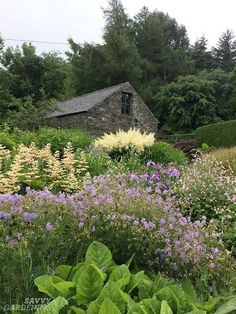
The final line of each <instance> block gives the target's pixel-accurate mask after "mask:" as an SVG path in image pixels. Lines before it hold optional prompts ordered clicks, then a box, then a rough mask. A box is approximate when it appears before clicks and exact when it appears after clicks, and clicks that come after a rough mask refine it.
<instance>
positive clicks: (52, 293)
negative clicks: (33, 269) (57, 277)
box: [34, 275, 59, 299]
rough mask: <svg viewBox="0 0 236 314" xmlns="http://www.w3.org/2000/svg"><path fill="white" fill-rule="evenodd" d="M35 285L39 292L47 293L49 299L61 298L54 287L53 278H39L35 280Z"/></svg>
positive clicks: (45, 276) (47, 276)
mask: <svg viewBox="0 0 236 314" xmlns="http://www.w3.org/2000/svg"><path fill="white" fill-rule="evenodd" d="M34 283H35V285H36V286H37V287H38V289H39V291H41V292H44V293H46V294H47V295H49V297H51V298H53V299H55V298H56V297H58V296H59V293H58V292H57V290H56V289H55V287H54V283H53V280H52V276H49V275H43V276H39V277H37V278H36V279H35V280H34Z"/></svg>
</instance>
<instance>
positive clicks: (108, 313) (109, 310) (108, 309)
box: [98, 299, 121, 314]
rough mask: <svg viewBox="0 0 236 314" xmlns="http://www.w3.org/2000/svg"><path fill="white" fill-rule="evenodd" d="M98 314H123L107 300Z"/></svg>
mask: <svg viewBox="0 0 236 314" xmlns="http://www.w3.org/2000/svg"><path fill="white" fill-rule="evenodd" d="M98 314H121V312H120V310H119V309H118V307H117V306H116V305H115V304H114V303H113V302H112V301H111V300H109V299H105V300H104V301H103V303H102V305H101V307H100V310H99V312H98Z"/></svg>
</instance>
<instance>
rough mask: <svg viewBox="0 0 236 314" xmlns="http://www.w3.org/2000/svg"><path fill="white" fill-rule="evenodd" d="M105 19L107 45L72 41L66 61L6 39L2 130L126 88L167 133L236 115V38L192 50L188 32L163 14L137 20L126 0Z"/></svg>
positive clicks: (1, 58) (111, 5) (1, 63)
mask: <svg viewBox="0 0 236 314" xmlns="http://www.w3.org/2000/svg"><path fill="white" fill-rule="evenodd" d="M102 12H103V15H104V21H105V26H104V33H103V42H102V43H100V44H97V43H88V42H85V43H77V42H75V41H74V40H73V38H69V39H68V43H69V51H67V52H66V55H65V56H62V55H60V54H59V53H55V52H49V53H43V54H40V55H39V54H37V52H36V49H35V47H34V46H33V45H32V44H29V43H23V44H22V45H21V46H20V47H19V46H18V47H16V48H12V47H5V46H4V40H3V39H2V37H1V36H0V109H1V110H0V124H1V123H3V122H4V121H8V123H10V124H12V125H13V126H20V127H24V126H23V125H22V123H21V122H22V121H20V120H22V117H23V116H24V115H25V114H26V112H27V110H28V111H29V112H30V113H31V114H32V115H33V114H34V113H35V115H34V116H35V117H36V116H37V115H39V116H40V119H39V120H40V121H42V119H41V117H42V112H43V108H44V109H46V108H47V107H48V106H51V104H53V103H54V102H55V101H58V100H65V99H68V98H70V97H74V96H76V95H81V94H84V93H88V92H92V91H94V90H98V89H101V88H104V87H109V86H112V85H115V84H119V83H122V82H125V81H129V82H130V83H131V84H132V85H133V86H134V88H135V89H136V90H137V92H138V93H139V94H140V95H141V97H143V99H144V101H145V102H146V103H147V105H148V106H149V107H150V109H151V110H152V111H153V112H154V113H155V114H156V116H157V118H158V120H159V121H160V122H161V126H162V130H163V131H164V129H165V127H168V128H171V130H172V132H174V131H176V130H178V131H180V132H182V131H183V132H184V131H186V130H193V129H195V128H196V127H198V126H200V125H204V124H208V123H211V122H215V121H220V120H227V119H231V118H232V117H235V116H236V109H235V108H236V96H235V95H236V85H235V82H236V79H235V77H236V72H235V71H236V70H235V66H236V40H235V36H234V34H233V32H232V31H230V30H226V32H225V33H223V34H222V35H221V36H220V37H219V41H218V43H217V44H216V46H215V47H212V48H209V46H208V40H207V38H206V37H201V38H199V39H198V40H197V41H196V42H195V43H194V44H193V45H190V43H189V38H188V34H187V30H186V28H185V26H184V25H181V24H179V23H178V22H177V21H176V19H175V18H173V17H170V16H169V15H168V14H166V13H163V12H161V11H158V10H154V11H150V10H149V9H148V8H147V7H143V8H142V9H141V10H140V11H139V12H138V13H137V14H136V15H135V16H134V17H133V18H131V17H130V16H129V15H128V13H127V12H126V10H125V8H124V7H123V5H122V2H121V1H120V0H110V1H108V5H107V7H106V8H103V9H102ZM13 117H15V118H14V119H13ZM17 117H19V119H18V120H19V123H18V122H17ZM32 127H35V125H34V126H32Z"/></svg>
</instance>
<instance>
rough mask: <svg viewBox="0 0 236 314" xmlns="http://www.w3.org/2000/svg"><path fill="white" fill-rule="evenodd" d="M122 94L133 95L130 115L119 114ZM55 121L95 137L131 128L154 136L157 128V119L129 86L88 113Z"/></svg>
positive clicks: (59, 124)
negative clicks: (152, 133) (83, 130)
mask: <svg viewBox="0 0 236 314" xmlns="http://www.w3.org/2000/svg"><path fill="white" fill-rule="evenodd" d="M122 92H127V93H132V94H133V102H132V105H131V114H130V115H128V114H123V113H121V93H122ZM56 120H57V125H58V126H59V127H63V128H80V129H85V130H88V131H90V132H91V133H92V134H94V135H96V136H100V135H103V134H104V133H110V132H112V133H114V132H116V131H118V130H119V129H123V130H125V131H127V130H129V129H130V128H131V127H136V128H137V129H140V130H141V131H146V132H148V133H149V132H154V133H155V134H156V133H157V127H158V121H157V119H156V118H155V116H154V115H153V114H152V112H151V111H150V110H149V108H148V107H147V106H146V104H145V103H144V102H143V100H142V99H141V98H140V97H139V96H138V94H137V93H136V92H135V90H134V89H133V88H132V86H131V85H130V84H127V85H125V84H124V85H123V86H122V88H121V89H120V90H119V91H117V92H116V93H115V94H113V95H112V96H110V97H109V98H107V99H106V100H105V101H104V102H103V103H101V104H99V105H97V106H95V107H93V108H92V109H90V110H89V111H88V112H82V113H78V114H71V115H67V116H60V117H57V118H56Z"/></svg>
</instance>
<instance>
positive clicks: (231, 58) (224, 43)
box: [213, 29, 236, 72]
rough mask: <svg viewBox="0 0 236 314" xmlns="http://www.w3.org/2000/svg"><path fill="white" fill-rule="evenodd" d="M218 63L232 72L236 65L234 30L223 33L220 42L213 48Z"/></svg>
mask: <svg viewBox="0 0 236 314" xmlns="http://www.w3.org/2000/svg"><path fill="white" fill-rule="evenodd" d="M213 54H214V57H215V60H216V62H217V65H218V66H219V67H221V68H222V69H223V70H224V71H226V72H231V71H232V70H233V68H234V66H235V65H236V40H235V36H234V34H233V32H232V31H230V30H228V29H227V31H226V32H225V33H223V34H222V36H221V37H220V39H219V41H218V44H217V46H216V47H215V48H213Z"/></svg>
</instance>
